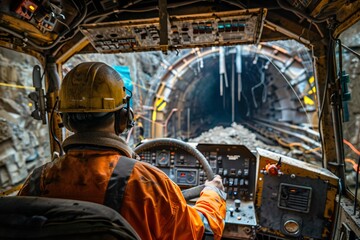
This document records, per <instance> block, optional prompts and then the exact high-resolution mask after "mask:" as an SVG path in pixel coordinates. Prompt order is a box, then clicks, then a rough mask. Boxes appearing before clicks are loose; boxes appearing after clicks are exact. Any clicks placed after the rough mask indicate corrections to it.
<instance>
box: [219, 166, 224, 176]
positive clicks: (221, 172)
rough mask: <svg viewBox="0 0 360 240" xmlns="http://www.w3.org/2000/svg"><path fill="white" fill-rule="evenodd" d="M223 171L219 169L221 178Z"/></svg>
mask: <svg viewBox="0 0 360 240" xmlns="http://www.w3.org/2000/svg"><path fill="white" fill-rule="evenodd" d="M223 170H224V169H222V168H219V175H220V176H222V175H223Z"/></svg>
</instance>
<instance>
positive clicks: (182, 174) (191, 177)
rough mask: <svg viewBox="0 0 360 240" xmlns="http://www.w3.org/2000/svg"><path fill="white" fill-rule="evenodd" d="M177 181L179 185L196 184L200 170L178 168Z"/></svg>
mask: <svg viewBox="0 0 360 240" xmlns="http://www.w3.org/2000/svg"><path fill="white" fill-rule="evenodd" d="M175 182H176V183H177V184H179V185H187V186H196V185H197V182H198V170H195V169H176V179H175Z"/></svg>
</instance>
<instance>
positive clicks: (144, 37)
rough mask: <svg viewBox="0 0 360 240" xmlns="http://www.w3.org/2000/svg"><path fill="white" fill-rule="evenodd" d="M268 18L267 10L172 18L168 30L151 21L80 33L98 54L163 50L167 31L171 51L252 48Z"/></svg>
mask: <svg viewBox="0 0 360 240" xmlns="http://www.w3.org/2000/svg"><path fill="white" fill-rule="evenodd" d="M265 15H266V9H248V10H237V11H227V12H214V13H206V14H196V15H195V14H194V15H184V16H170V17H169V19H168V24H167V29H161V27H160V23H159V18H152V19H145V20H128V21H118V22H112V23H94V24H84V25H81V26H80V30H81V31H82V33H83V34H84V35H85V36H86V37H87V38H88V39H89V41H90V42H91V44H92V45H93V47H94V48H95V49H96V50H97V51H98V52H99V53H111V52H115V51H116V52H119V51H121V52H130V51H154V50H161V46H160V32H161V31H166V34H167V36H168V39H167V44H166V45H167V46H168V48H169V49H176V48H189V47H192V48H193V47H204V46H213V45H214V44H216V45H219V44H220V45H227V44H240V43H242V44H244V43H247V44H253V43H257V42H258V40H259V39H260V33H261V32H262V28H263V23H264V18H265ZM163 44H164V43H163Z"/></svg>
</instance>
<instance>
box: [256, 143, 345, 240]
mask: <svg viewBox="0 0 360 240" xmlns="http://www.w3.org/2000/svg"><path fill="white" fill-rule="evenodd" d="M257 151H258V164H259V165H258V176H257V180H258V182H257V189H256V202H255V204H256V207H257V208H259V209H260V212H259V218H260V220H259V221H260V224H262V225H264V229H262V231H264V232H270V233H274V234H277V235H280V236H284V234H283V233H282V232H281V231H280V230H281V227H280V223H281V219H282V216H283V215H284V214H290V217H292V216H295V217H298V218H300V219H302V222H303V224H304V231H305V232H303V233H304V234H308V235H304V236H307V237H315V238H321V237H330V234H331V232H332V227H333V226H332V224H333V221H334V218H335V212H336V211H335V198H336V194H337V192H338V178H337V177H336V176H335V175H334V174H332V173H331V172H330V171H329V170H327V169H324V168H320V167H318V166H315V165H312V164H309V163H305V162H302V161H299V160H296V159H293V158H290V157H286V156H282V155H280V154H276V153H272V152H269V151H266V150H263V149H257ZM280 158H281V172H282V173H283V175H281V176H271V177H270V176H268V175H264V174H263V173H262V172H261V170H262V169H265V167H266V165H267V164H276V163H278V161H279V160H280ZM280 183H292V184H295V185H300V186H308V187H311V188H312V189H313V194H314V196H313V197H312V199H311V201H312V203H311V206H310V213H309V215H308V214H304V213H297V212H295V211H291V210H289V211H285V210H283V209H279V208H278V206H277V202H278V186H279V184H280ZM309 222H312V223H313V224H314V225H316V226H317V228H319V227H321V226H322V228H321V231H320V232H319V229H315V228H312V226H311V225H309V226H307V225H308V223H309ZM325 223H326V224H325ZM305 226H306V227H309V228H310V229H309V228H306V227H305ZM305 228H306V229H305Z"/></svg>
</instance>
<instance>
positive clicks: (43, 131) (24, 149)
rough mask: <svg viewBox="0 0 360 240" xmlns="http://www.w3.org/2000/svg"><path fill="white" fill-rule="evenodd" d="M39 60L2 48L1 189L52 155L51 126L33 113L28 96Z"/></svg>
mask: <svg viewBox="0 0 360 240" xmlns="http://www.w3.org/2000/svg"><path fill="white" fill-rule="evenodd" d="M36 64H38V62H37V61H36V59H35V58H33V57H30V56H27V55H25V54H19V53H15V52H13V51H10V50H7V49H0V74H1V85H0V192H2V191H4V190H7V189H9V188H11V187H13V186H16V185H17V184H19V183H21V182H23V181H24V180H25V178H26V177H27V176H28V174H29V172H30V171H31V170H32V169H33V168H34V167H35V166H38V165H41V164H43V163H44V162H46V161H48V159H49V156H50V150H49V139H48V138H49V135H48V131H47V126H45V125H42V124H41V123H40V122H39V121H36V120H34V119H33V118H32V117H31V116H30V114H31V111H32V108H31V106H32V102H31V100H30V99H29V98H28V97H27V95H28V94H29V93H30V92H31V91H33V89H32V88H31V87H32V68H33V66H34V65H36ZM40 143H41V144H40Z"/></svg>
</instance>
